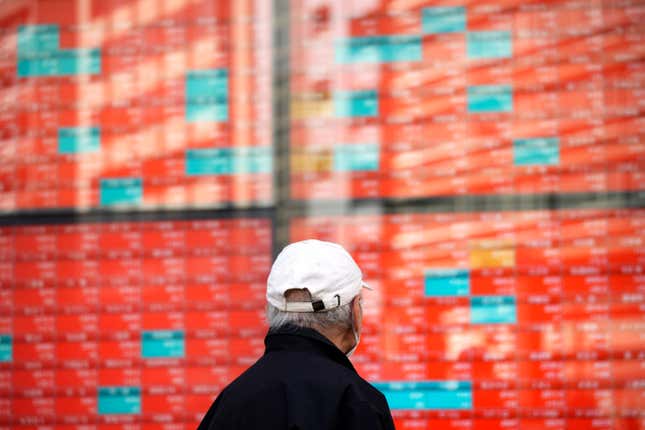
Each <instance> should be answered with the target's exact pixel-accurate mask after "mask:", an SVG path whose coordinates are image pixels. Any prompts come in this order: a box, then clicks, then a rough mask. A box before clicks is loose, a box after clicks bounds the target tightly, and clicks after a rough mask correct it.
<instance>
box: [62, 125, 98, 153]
mask: <svg viewBox="0 0 645 430" xmlns="http://www.w3.org/2000/svg"><path fill="white" fill-rule="evenodd" d="M100 150H101V129H100V128H99V127H61V128H59V129H58V153H59V154H85V153H90V152H98V151H100Z"/></svg>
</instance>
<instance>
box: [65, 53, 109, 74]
mask: <svg viewBox="0 0 645 430" xmlns="http://www.w3.org/2000/svg"><path fill="white" fill-rule="evenodd" d="M58 61H59V63H58V75H60V76H75V75H98V74H100V73H101V51H100V50H99V49H62V50H60V51H58Z"/></svg>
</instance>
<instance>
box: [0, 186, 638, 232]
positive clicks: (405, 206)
mask: <svg viewBox="0 0 645 430" xmlns="http://www.w3.org/2000/svg"><path fill="white" fill-rule="evenodd" d="M280 206H281V207H276V206H275V205H267V206H244V207H235V206H233V205H227V206H220V207H217V208H181V209H154V210H135V209H128V210H114V209H91V210H88V211H84V212H79V211H75V210H73V209H54V210H46V211H45V210H43V211H21V212H14V213H10V214H2V215H0V226H13V225H16V226H19V225H40V224H45V225H46V224H71V223H100V222H128V221H182V220H208V219H213V220H216V219H232V218H269V219H271V220H274V219H275V212H276V210H286V212H287V220H286V221H285V222H288V221H289V220H290V219H291V218H296V217H304V216H325V215H331V216H333V215H360V214H366V215H367V214H373V215H378V214H407V213H443V212H447V213H469V212H511V211H525V210H527V211H528V210H560V209H639V208H645V191H625V192H609V193H567V194H557V193H553V194H537V195H525V194H513V195H482V196H451V197H429V198H414V199H396V198H392V199H390V198H387V199H386V198H374V199H348V200H300V201H297V200H290V201H288V202H286V203H285V204H284V205H280ZM277 227H280V226H276V225H274V226H273V228H277Z"/></svg>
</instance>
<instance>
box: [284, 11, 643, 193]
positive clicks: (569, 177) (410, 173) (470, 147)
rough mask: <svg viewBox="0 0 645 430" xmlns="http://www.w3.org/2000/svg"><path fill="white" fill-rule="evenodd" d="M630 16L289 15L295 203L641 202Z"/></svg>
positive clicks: (637, 49)
mask: <svg viewBox="0 0 645 430" xmlns="http://www.w3.org/2000/svg"><path fill="white" fill-rule="evenodd" d="M642 19H643V11H642V7H641V6H640V5H639V2H638V1H623V2H619V3H616V2H610V1H609V2H608V1H604V2H603V1H597V2H589V1H555V2H553V1H537V2H535V1H534V2H530V4H527V3H526V2H522V1H485V2H481V1H462V2H436V1H414V2H398V1H376V2H371V1H353V2H351V4H348V3H347V2H344V1H341V0H329V1H322V2H321V1H310V0H298V1H295V2H292V3H291V27H290V30H291V34H292V37H293V43H291V44H290V52H291V63H290V65H291V68H292V74H291V114H292V116H291V119H292V121H291V141H290V144H291V196H292V198H294V199H298V200H310V199H313V200H315V199H336V198H338V196H339V195H342V196H345V197H347V198H378V197H395V198H398V197H404V198H409V197H414V198H419V197H429V196H459V195H473V194H476V195H498V194H541V193H571V192H606V191H629V190H632V191H633V190H639V189H642V184H643V171H644V170H645V146H644V143H643V138H642V136H643V133H644V131H645V122H644V121H643V115H642V106H640V104H639V101H638V99H639V97H640V98H642V90H643V84H644V80H643V73H642V72H643V67H644V66H643V61H642V58H643V53H644V52H645V51H644V49H643V44H642V43H640V44H639V43H638V41H642V39H643V35H644V33H643V28H642V26H640V25H639V24H638V23H639V22H640V21H642Z"/></svg>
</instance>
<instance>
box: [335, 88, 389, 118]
mask: <svg viewBox="0 0 645 430" xmlns="http://www.w3.org/2000/svg"><path fill="white" fill-rule="evenodd" d="M378 110H379V101H378V93H377V92H376V91H375V90H366V91H337V92H336V93H334V112H335V114H336V116H337V117H341V118H347V117H376V116H378Z"/></svg>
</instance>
